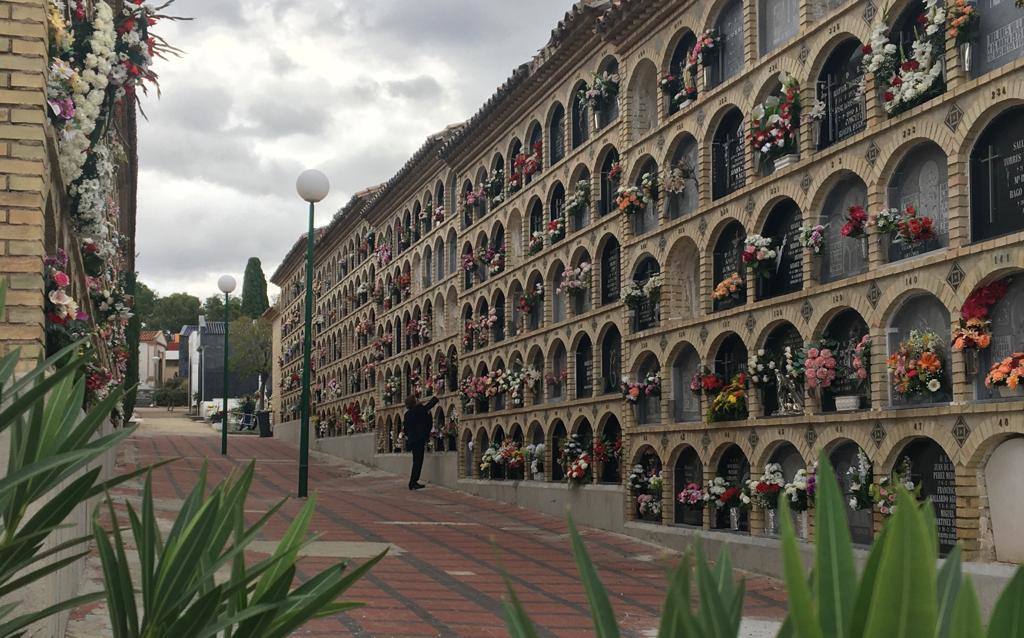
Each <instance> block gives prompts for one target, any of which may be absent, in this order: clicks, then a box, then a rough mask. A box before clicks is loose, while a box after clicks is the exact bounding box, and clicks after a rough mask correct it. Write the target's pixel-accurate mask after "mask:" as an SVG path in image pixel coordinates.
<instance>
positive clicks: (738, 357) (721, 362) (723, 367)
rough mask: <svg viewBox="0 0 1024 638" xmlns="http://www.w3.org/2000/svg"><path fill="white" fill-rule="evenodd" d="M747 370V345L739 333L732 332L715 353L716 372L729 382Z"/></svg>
mask: <svg viewBox="0 0 1024 638" xmlns="http://www.w3.org/2000/svg"><path fill="white" fill-rule="evenodd" d="M746 370H747V346H746V345H745V344H744V343H743V339H740V336H739V335H738V334H736V333H735V332H733V333H730V334H729V336H728V337H726V338H725V340H724V341H722V345H720V346H718V352H717V353H716V354H715V374H717V375H718V376H719V377H721V378H722V379H723V380H724V381H725V382H726V383H728V382H729V381H731V380H732V378H733V377H735V376H736V375H737V374H739V373H740V372H746ZM743 418H746V417H745V416H744V417H743Z"/></svg>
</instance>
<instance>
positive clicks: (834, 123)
mask: <svg viewBox="0 0 1024 638" xmlns="http://www.w3.org/2000/svg"><path fill="white" fill-rule="evenodd" d="M862 49H863V47H862V45H861V43H860V40H858V39H857V38H849V39H846V40H843V41H842V42H840V43H839V44H838V45H837V46H836V48H835V49H833V50H832V53H830V54H829V56H828V59H826V60H825V64H824V66H822V69H821V72H820V73H819V74H818V83H817V87H816V90H817V94H818V100H819V101H821V103H822V104H824V105H825V114H824V116H823V117H822V119H821V120H820V124H819V126H818V139H817V145H818V148H819V149H824V148H828V147H829V146H832V145H833V144H835V143H837V142H841V141H843V140H845V139H847V138H849V137H853V136H854V135H856V134H858V133H860V132H861V131H863V130H864V129H865V128H866V127H867V101H866V99H865V95H864V90H863V88H862V86H861V84H862V81H863V77H864V74H863V73H862V71H861V60H862V58H863V57H864V54H863V52H862Z"/></svg>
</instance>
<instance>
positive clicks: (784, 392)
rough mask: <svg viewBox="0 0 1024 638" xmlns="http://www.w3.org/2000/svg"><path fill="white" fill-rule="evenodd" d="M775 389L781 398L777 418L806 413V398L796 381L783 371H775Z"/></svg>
mask: <svg viewBox="0 0 1024 638" xmlns="http://www.w3.org/2000/svg"><path fill="white" fill-rule="evenodd" d="M775 387H776V388H777V392H778V397H779V411H778V412H776V415H777V416H794V415H797V414H803V413H804V397H803V393H802V392H800V388H798V387H797V385H796V381H794V380H793V378H792V377H791V376H789V375H788V374H785V373H784V372H783V371H782V370H780V369H778V368H776V370H775Z"/></svg>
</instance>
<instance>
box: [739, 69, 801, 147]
mask: <svg viewBox="0 0 1024 638" xmlns="http://www.w3.org/2000/svg"><path fill="white" fill-rule="evenodd" d="M779 83H780V84H781V85H782V95H781V96H777V95H772V96H769V97H768V98H767V99H766V100H765V101H764V103H762V104H758V105H757V106H755V107H754V110H753V112H752V113H751V121H750V133H749V134H748V135H747V138H748V139H749V140H750V144H751V146H752V147H753V148H754V153H755V154H757V155H758V157H759V158H760V161H761V162H764V163H767V162H770V161H772V160H776V159H779V158H780V157H783V156H785V155H792V154H795V153H796V152H797V150H798V141H797V132H798V131H799V129H800V82H799V81H798V80H797V79H796V78H795V77H793V76H792V75H790V74H789V73H787V72H785V71H783V72H782V73H780V74H779Z"/></svg>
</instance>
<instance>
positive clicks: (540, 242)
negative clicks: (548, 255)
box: [526, 230, 544, 255]
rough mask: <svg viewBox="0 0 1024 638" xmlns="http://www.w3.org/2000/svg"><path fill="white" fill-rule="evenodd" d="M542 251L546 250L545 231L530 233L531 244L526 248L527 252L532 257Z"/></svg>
mask: <svg viewBox="0 0 1024 638" xmlns="http://www.w3.org/2000/svg"><path fill="white" fill-rule="evenodd" d="M542 250H544V231H542V230H535V231H533V232H532V233H530V243H529V245H528V246H527V248H526V252H527V253H528V254H530V255H536V254H537V253H539V252H540V251H542Z"/></svg>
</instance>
